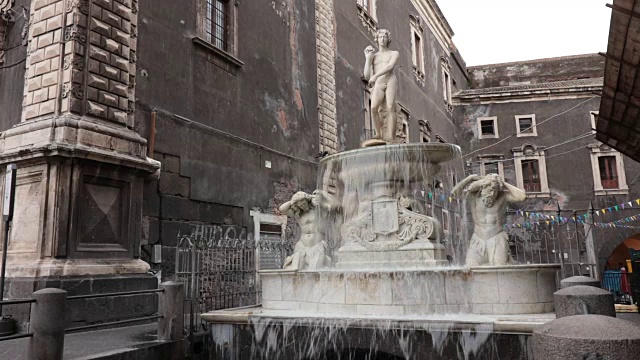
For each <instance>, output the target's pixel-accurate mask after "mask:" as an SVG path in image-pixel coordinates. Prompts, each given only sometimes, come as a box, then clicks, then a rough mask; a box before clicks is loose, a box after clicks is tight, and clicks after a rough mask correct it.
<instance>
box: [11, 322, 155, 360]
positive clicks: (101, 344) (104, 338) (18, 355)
mask: <svg viewBox="0 0 640 360" xmlns="http://www.w3.org/2000/svg"><path fill="white" fill-rule="evenodd" d="M156 331H157V324H156V323H152V324H144V325H136V326H128V327H123V328H115V329H106V330H97V331H88V332H82V333H73V334H67V335H66V336H65V341H64V359H76V360H80V359H92V358H96V357H97V356H99V355H103V356H107V355H113V354H117V353H120V352H123V351H126V350H133V349H139V348H142V347H145V346H153V345H156V344H160V342H159V341H156ZM28 342H29V339H17V340H9V341H2V342H0V359H12V360H14V359H15V360H18V359H26V356H27V344H28Z"/></svg>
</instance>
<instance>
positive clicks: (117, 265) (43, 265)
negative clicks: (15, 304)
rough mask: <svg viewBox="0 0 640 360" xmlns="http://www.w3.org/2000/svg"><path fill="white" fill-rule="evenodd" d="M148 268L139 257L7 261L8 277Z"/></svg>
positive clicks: (131, 271)
mask: <svg viewBox="0 0 640 360" xmlns="http://www.w3.org/2000/svg"><path fill="white" fill-rule="evenodd" d="M149 269H150V267H149V264H147V263H146V262H144V261H142V260H140V259H131V260H122V259H91V260H77V259H76V260H74V259H69V260H61V259H46V260H39V261H33V260H31V261H24V262H22V261H15V262H11V261H7V277H8V278H23V277H42V276H83V275H127V274H146V273H147V272H148V271H149Z"/></svg>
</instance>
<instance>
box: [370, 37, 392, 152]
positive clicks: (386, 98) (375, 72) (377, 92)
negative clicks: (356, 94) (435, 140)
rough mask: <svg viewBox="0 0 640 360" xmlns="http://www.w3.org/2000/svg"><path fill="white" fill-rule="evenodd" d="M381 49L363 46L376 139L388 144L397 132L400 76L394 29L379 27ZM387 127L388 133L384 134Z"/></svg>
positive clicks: (378, 38) (377, 39)
mask: <svg viewBox="0 0 640 360" xmlns="http://www.w3.org/2000/svg"><path fill="white" fill-rule="evenodd" d="M375 40H376V44H377V45H378V52H377V53H374V52H375V49H374V48H373V47H372V46H367V48H366V49H364V56H365V59H366V62H365V65H364V78H365V80H367V81H368V86H369V87H372V90H371V116H372V118H373V126H374V128H375V130H376V134H375V136H374V137H373V138H374V139H382V140H384V141H385V142H387V143H391V142H393V140H394V139H395V132H396V113H395V106H396V92H397V90H398V79H397V78H396V75H395V74H394V73H393V69H394V68H395V66H396V64H397V63H398V57H399V56H400V53H398V52H397V51H392V50H389V44H391V32H389V30H385V29H380V30H378V32H377V33H376V36H375ZM380 110H382V111H384V112H386V114H387V115H386V116H387V117H386V124H385V121H384V120H383V119H382V117H381V115H380ZM383 128H384V130H385V132H384V134H383V133H382V129H383Z"/></svg>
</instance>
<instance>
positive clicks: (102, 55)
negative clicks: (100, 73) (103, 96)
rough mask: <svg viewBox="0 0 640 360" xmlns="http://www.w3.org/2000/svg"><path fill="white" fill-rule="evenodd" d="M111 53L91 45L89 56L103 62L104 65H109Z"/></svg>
mask: <svg viewBox="0 0 640 360" xmlns="http://www.w3.org/2000/svg"><path fill="white" fill-rule="evenodd" d="M109 55H110V54H109V52H108V51H106V50H103V49H101V48H99V47H97V46H94V45H90V46H89V56H90V57H91V58H93V59H96V60H99V61H102V62H103V63H107V64H108V63H109ZM90 71H93V69H90Z"/></svg>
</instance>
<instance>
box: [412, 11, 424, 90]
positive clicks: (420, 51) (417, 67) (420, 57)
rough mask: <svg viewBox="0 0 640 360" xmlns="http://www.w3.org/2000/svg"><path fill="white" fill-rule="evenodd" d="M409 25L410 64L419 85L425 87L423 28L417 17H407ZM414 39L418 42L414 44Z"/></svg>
mask: <svg viewBox="0 0 640 360" xmlns="http://www.w3.org/2000/svg"><path fill="white" fill-rule="evenodd" d="M409 25H410V31H411V63H412V65H413V74H414V75H415V77H416V80H418V82H419V83H420V85H422V86H424V85H425V60H426V59H425V56H424V37H423V35H422V34H423V33H424V28H423V27H422V21H421V20H420V18H419V17H418V16H414V15H409ZM416 39H418V40H419V42H418V43H416Z"/></svg>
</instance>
